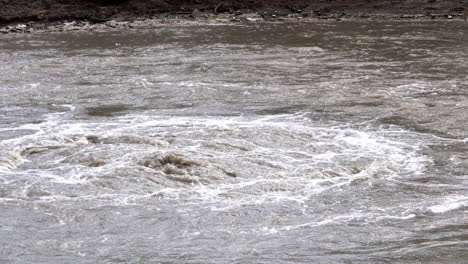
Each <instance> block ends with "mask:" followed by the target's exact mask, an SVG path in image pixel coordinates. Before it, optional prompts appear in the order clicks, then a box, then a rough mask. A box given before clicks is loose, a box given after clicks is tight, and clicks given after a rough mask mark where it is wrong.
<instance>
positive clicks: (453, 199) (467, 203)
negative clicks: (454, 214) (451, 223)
mask: <svg viewBox="0 0 468 264" xmlns="http://www.w3.org/2000/svg"><path fill="white" fill-rule="evenodd" d="M463 207H468V197H466V196H450V197H447V198H445V199H444V200H443V201H441V202H440V203H439V204H436V205H433V206H431V207H429V208H428V209H429V211H431V212H432V213H434V214H442V213H446V212H449V211H453V210H458V209H461V208H463Z"/></svg>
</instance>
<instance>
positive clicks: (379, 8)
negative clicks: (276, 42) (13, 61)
mask: <svg viewBox="0 0 468 264" xmlns="http://www.w3.org/2000/svg"><path fill="white" fill-rule="evenodd" d="M467 10H468V0H237V1H234V0H0V24H7V23H11V22H26V21H55V20H88V21H92V22H99V21H105V20H109V19H131V18H135V17H150V16H153V17H154V16H158V17H161V16H167V15H197V14H208V13H210V14H213V13H228V12H229V13H233V14H236V13H247V12H258V13H260V14H262V15H263V16H273V17H276V16H286V15H291V14H299V15H301V16H309V17H310V16H312V17H318V18H327V17H332V18H334V17H337V16H338V17H345V16H348V17H372V16H381V17H382V16H383V17H385V16H387V17H394V16H398V15H400V16H403V15H413V16H424V17H433V18H435V17H443V16H445V17H464V16H466V11H467Z"/></svg>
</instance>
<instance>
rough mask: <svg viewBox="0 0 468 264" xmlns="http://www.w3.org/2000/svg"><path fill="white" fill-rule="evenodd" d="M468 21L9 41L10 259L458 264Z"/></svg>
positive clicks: (467, 140) (463, 206) (3, 53)
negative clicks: (467, 22)
mask: <svg viewBox="0 0 468 264" xmlns="http://www.w3.org/2000/svg"><path fill="white" fill-rule="evenodd" d="M467 25H468V24H466V23H465V22H437V23H430V22H424V23H396V22H394V23H391V22H356V23H353V22H350V23H339V22H330V23H291V24H288V23H280V24H252V25H203V26H197V25H192V26H173V25H172V26H162V27H158V28H153V29H147V30H144V29H142V30H135V31H131V30H119V31H111V32H74V33H41V34H31V35H5V36H1V38H0V40H1V41H0V61H1V64H0V72H1V74H0V90H1V94H2V95H1V97H0V212H1V214H0V262H1V263H118V262H123V263H465V262H466V260H467V259H468V250H467V248H468V187H467V184H468V154H467V153H468V135H467V132H468V125H467V124H468V115H467V112H468V89H467V88H468V77H467V76H468V75H467V74H466V73H467V72H468V50H467V47H468V38H467Z"/></svg>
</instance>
